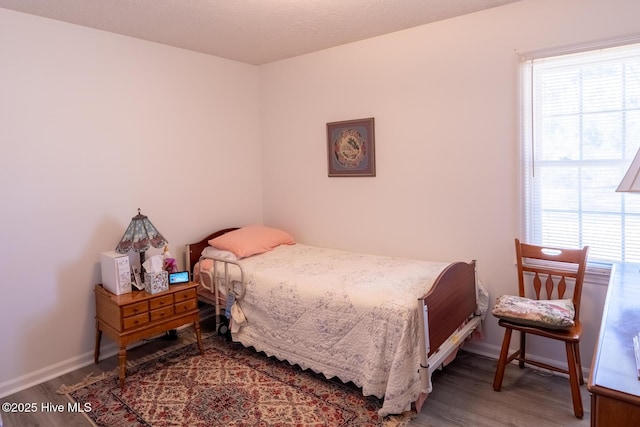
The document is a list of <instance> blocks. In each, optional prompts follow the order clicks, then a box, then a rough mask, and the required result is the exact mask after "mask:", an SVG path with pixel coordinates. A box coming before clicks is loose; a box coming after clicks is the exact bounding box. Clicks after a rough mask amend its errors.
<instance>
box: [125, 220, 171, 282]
mask: <svg viewBox="0 0 640 427" xmlns="http://www.w3.org/2000/svg"><path fill="white" fill-rule="evenodd" d="M167 243H169V242H167V241H166V240H165V238H164V237H163V236H162V234H160V232H159V231H158V230H157V229H156V228H155V227H154V226H153V224H151V221H149V218H147V216H146V215H142V214H141V213H140V208H138V215H136V216H134V217H133V218H131V223H129V227H127V230H126V231H125V232H124V236H122V239H120V243H118V246H117V247H116V252H118V253H120V254H126V253H127V252H129V251H130V250H133V251H134V252H138V253H139V254H140V270H141V271H140V280H142V281H143V282H144V267H143V266H142V264H144V257H145V252H146V251H147V250H148V249H149V248H150V247H151V246H153V247H154V248H161V247H163V246H164V245H166V244H167Z"/></svg>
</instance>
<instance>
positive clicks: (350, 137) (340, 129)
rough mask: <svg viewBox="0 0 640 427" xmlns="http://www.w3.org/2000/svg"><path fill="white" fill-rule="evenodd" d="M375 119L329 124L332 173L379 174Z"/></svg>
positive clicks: (344, 174)
mask: <svg viewBox="0 0 640 427" xmlns="http://www.w3.org/2000/svg"><path fill="white" fill-rule="evenodd" d="M375 154H376V153H375V127H374V118H373V117H370V118H366V119H357V120H344V121H340V122H331V123H327V162H328V167H329V176H330V177H336V176H342V177H348V176H376V155H375Z"/></svg>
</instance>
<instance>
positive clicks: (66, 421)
mask: <svg viewBox="0 0 640 427" xmlns="http://www.w3.org/2000/svg"><path fill="white" fill-rule="evenodd" d="M211 323H212V322H208V321H206V320H205V321H203V322H202V329H203V331H205V332H206V331H208V330H209V331H210V330H212V327H213V325H212V324H211ZM179 335H180V337H179V339H185V338H188V337H190V335H191V331H190V330H189V329H186V330H183V331H180V333H179ZM175 344H176V342H175V341H167V340H164V339H155V340H151V341H149V342H147V343H145V344H144V345H142V346H139V347H136V348H134V349H132V350H130V351H129V352H128V358H129V359H135V358H138V357H143V356H145V355H147V354H149V353H152V352H154V351H157V350H159V349H162V348H166V347H169V346H171V345H175ZM495 366H496V361H495V360H492V359H487V358H483V357H480V356H477V355H473V354H470V353H465V352H460V353H459V355H458V357H457V358H456V360H454V361H453V363H451V364H450V365H449V366H447V367H446V368H444V370H442V371H436V372H435V373H434V375H433V392H432V393H431V395H430V396H429V398H428V399H427V401H426V402H425V404H424V406H423V408H422V411H421V412H420V414H418V416H417V417H416V418H415V419H414V420H413V421H411V423H410V424H409V426H411V427H449V426H464V427H467V426H475V427H484V426H486V427H497V426H513V427H528V426H531V427H541V426H545V427H552V426H563V427H569V426H576V427H578V426H588V425H589V416H590V411H589V410H590V405H589V393H588V392H587V389H586V386H582V401H583V405H584V408H585V415H584V418H583V419H582V420H579V419H577V418H575V417H574V415H573V409H572V405H571V395H570V393H571V392H570V390H569V381H568V380H567V379H566V378H563V377H558V376H551V375H549V374H542V373H540V372H538V371H535V370H533V369H530V368H525V369H524V370H520V369H518V368H517V366H515V365H510V366H508V367H507V370H506V372H505V379H504V383H503V387H502V391H501V392H499V393H498V392H495V391H493V388H492V383H493V373H494V370H495ZM116 367H117V360H116V357H115V356H114V357H111V358H108V359H105V360H101V361H100V363H99V364H98V365H93V364H92V365H90V366H87V367H85V368H82V369H79V370H77V371H74V372H71V373H68V374H65V375H63V376H61V377H58V378H55V379H53V380H50V381H48V382H46V383H43V384H39V385H37V386H34V387H31V388H29V389H26V390H23V391H21V392H19V393H16V394H13V395H10V396H7V397H4V398H0V402H2V403H4V402H15V403H29V402H35V403H36V404H37V406H38V408H41V405H42V404H43V403H44V404H52V405H56V404H62V405H64V407H65V408H66V407H67V403H68V400H67V398H66V397H65V396H64V395H60V394H57V390H58V389H59V388H60V387H61V386H62V385H68V384H74V383H77V382H79V381H81V380H82V379H83V378H84V377H85V376H86V375H87V374H88V373H90V372H93V373H94V374H99V373H100V372H102V371H110V370H112V369H114V368H116ZM0 415H1V416H2V419H3V421H4V426H3V427H32V426H33V427H35V426H41V427H89V426H91V425H92V424H91V423H90V422H89V421H88V420H87V418H85V416H84V415H82V414H79V413H69V412H66V411H65V412H64V413H51V412H50V413H45V412H42V411H41V410H38V411H37V412H36V413H31V414H24V413H23V414H15V413H6V412H1V413H0Z"/></svg>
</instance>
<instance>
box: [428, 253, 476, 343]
mask: <svg viewBox="0 0 640 427" xmlns="http://www.w3.org/2000/svg"><path fill="white" fill-rule="evenodd" d="M476 296H477V294H476V261H475V260H473V261H471V262H470V263H465V262H456V263H453V264H451V265H450V266H448V267H447V268H446V269H445V270H444V271H442V273H440V275H439V276H438V278H437V279H436V281H435V283H434V285H433V287H432V288H431V290H430V291H429V292H428V293H427V294H426V295H425V296H424V297H423V298H422V301H423V304H424V306H425V307H426V308H427V313H428V322H427V323H428V332H429V343H428V344H429V346H428V349H429V350H428V355H427V356H431V355H432V354H433V353H435V352H436V351H438V349H439V348H440V346H441V345H442V343H444V342H445V341H446V340H447V339H448V338H449V337H450V336H451V335H452V334H453V333H454V332H455V331H456V330H457V329H458V328H459V327H460V325H462V324H463V323H464V322H465V321H466V320H467V319H468V318H469V317H470V316H471V315H473V313H474V312H475V310H476Z"/></svg>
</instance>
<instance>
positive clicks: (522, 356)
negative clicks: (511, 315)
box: [518, 331, 527, 369]
mask: <svg viewBox="0 0 640 427" xmlns="http://www.w3.org/2000/svg"><path fill="white" fill-rule="evenodd" d="M526 348H527V334H525V333H524V332H522V331H520V356H518V366H519V367H520V369H524V361H525V359H526V358H527V355H526Z"/></svg>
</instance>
